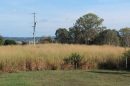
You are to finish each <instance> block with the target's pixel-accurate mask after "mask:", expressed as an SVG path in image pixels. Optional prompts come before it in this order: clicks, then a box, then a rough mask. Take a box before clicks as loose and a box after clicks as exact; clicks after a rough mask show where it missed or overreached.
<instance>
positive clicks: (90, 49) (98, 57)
mask: <svg viewBox="0 0 130 86" xmlns="http://www.w3.org/2000/svg"><path fill="white" fill-rule="evenodd" d="M123 52H124V48H122V47H115V46H106V45H104V46H94V45H92V46H87V45H68V44H64V45H63V44H44V45H36V46H33V45H27V46H1V47H0V70H1V71H6V72H14V71H28V70H47V69H61V66H62V64H63V59H64V58H66V57H68V56H69V55H71V54H72V53H78V54H80V55H81V56H84V58H85V61H86V64H85V65H84V66H83V68H84V69H87V68H89V66H90V65H91V67H93V68H97V64H98V63H101V62H105V61H107V59H111V60H112V61H115V62H117V61H118V60H119V59H120V57H121V55H122V53H123Z"/></svg>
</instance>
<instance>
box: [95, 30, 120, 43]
mask: <svg viewBox="0 0 130 86" xmlns="http://www.w3.org/2000/svg"><path fill="white" fill-rule="evenodd" d="M94 43H96V44H101V45H102V44H107V45H120V38H119V33H118V32H117V31H115V30H110V29H108V30H104V31H103V32H101V33H100V34H99V35H98V36H97V37H96V38H95V40H94Z"/></svg>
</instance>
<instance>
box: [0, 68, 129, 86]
mask: <svg viewBox="0 0 130 86" xmlns="http://www.w3.org/2000/svg"><path fill="white" fill-rule="evenodd" d="M0 86H130V72H117V71H99V70H98V71H40V72H38V71H37V72H21V73H0Z"/></svg>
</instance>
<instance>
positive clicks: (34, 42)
mask: <svg viewBox="0 0 130 86" xmlns="http://www.w3.org/2000/svg"><path fill="white" fill-rule="evenodd" d="M32 14H33V17H34V25H33V44H34V45H35V44H36V37H35V36H36V25H37V22H36V13H35V12H34V13H32Z"/></svg>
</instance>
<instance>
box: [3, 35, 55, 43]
mask: <svg viewBox="0 0 130 86" xmlns="http://www.w3.org/2000/svg"><path fill="white" fill-rule="evenodd" d="M41 38H46V37H36V41H38V40H40V39H41ZM51 38H52V39H53V40H54V38H55V37H54V36H52V37H51ZM4 39H5V40H6V39H10V40H15V41H25V42H28V41H33V37H4Z"/></svg>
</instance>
